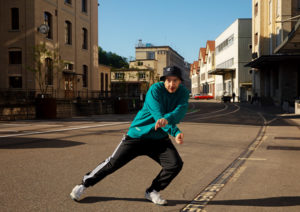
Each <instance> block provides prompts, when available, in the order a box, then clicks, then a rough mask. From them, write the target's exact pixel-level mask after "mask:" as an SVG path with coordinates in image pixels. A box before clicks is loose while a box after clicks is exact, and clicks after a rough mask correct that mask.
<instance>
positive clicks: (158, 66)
mask: <svg viewBox="0 0 300 212" xmlns="http://www.w3.org/2000/svg"><path fill="white" fill-rule="evenodd" d="M171 65H175V66H177V67H179V68H180V69H181V70H182V71H184V72H186V73H183V74H182V76H183V77H185V78H186V79H185V78H184V80H185V81H189V71H190V70H189V68H187V66H186V64H185V62H184V58H183V57H182V56H181V55H179V54H178V53H177V52H176V51H175V50H173V49H172V48H171V47H169V46H153V45H152V44H143V43H142V42H141V40H140V42H139V44H138V45H137V47H136V48H135V61H131V62H130V64H129V67H130V68H138V69H151V70H153V72H154V76H155V79H156V81H158V80H159V77H160V76H162V74H163V68H165V67H166V66H171ZM188 87H189V88H190V85H189V86H188Z"/></svg>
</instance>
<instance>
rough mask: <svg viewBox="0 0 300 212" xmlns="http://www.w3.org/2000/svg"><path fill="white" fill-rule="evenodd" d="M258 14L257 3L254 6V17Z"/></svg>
mask: <svg viewBox="0 0 300 212" xmlns="http://www.w3.org/2000/svg"><path fill="white" fill-rule="evenodd" d="M257 14H258V2H257V3H256V4H255V6H254V15H255V16H257Z"/></svg>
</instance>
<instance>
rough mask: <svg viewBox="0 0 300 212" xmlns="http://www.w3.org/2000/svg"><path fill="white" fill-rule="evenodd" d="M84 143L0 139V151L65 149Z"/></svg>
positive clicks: (20, 138) (54, 140)
mask: <svg viewBox="0 0 300 212" xmlns="http://www.w3.org/2000/svg"><path fill="white" fill-rule="evenodd" d="M82 144H85V143H82V142H77V141H67V140H58V139H45V138H22V137H14V138H5V140H4V139H0V149H31V148H66V147H72V146H78V145H82Z"/></svg>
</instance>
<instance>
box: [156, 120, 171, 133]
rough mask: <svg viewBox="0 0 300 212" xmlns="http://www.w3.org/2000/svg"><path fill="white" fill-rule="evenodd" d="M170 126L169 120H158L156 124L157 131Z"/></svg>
mask: <svg viewBox="0 0 300 212" xmlns="http://www.w3.org/2000/svg"><path fill="white" fill-rule="evenodd" d="M167 124H168V120H167V119H164V118H162V119H158V120H157V122H156V124H155V131H156V130H157V129H158V128H161V127H165V126H166V125H167Z"/></svg>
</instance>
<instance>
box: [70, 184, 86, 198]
mask: <svg viewBox="0 0 300 212" xmlns="http://www.w3.org/2000/svg"><path fill="white" fill-rule="evenodd" d="M85 189H86V187H84V185H76V186H75V187H74V188H73V190H72V192H71V193H70V196H71V198H72V199H73V200H75V201H78V200H79V198H80V196H81V194H82V193H83V192H84V190H85Z"/></svg>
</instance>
